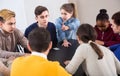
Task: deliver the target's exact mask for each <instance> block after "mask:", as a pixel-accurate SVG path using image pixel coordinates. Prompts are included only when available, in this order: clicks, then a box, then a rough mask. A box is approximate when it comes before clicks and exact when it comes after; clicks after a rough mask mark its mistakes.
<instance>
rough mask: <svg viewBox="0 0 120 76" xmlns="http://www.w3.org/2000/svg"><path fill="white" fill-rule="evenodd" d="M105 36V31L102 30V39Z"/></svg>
mask: <svg viewBox="0 0 120 76" xmlns="http://www.w3.org/2000/svg"><path fill="white" fill-rule="evenodd" d="M103 37H104V32H102V37H101V38H102V40H103Z"/></svg>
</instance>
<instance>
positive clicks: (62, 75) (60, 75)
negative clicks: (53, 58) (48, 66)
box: [56, 63, 72, 76]
mask: <svg viewBox="0 0 120 76" xmlns="http://www.w3.org/2000/svg"><path fill="white" fill-rule="evenodd" d="M56 65H57V71H58V75H57V76H72V75H70V74H69V73H68V72H67V71H66V70H65V69H64V68H63V67H62V66H60V64H59V63H56Z"/></svg>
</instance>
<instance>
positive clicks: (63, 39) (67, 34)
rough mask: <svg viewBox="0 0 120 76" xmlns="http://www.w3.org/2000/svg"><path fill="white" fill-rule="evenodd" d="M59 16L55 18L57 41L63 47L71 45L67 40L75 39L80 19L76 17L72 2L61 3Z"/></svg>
mask: <svg viewBox="0 0 120 76" xmlns="http://www.w3.org/2000/svg"><path fill="white" fill-rule="evenodd" d="M60 12H61V17H59V18H58V19H56V22H55V25H56V29H57V38H58V42H59V43H62V44H61V45H62V46H64V47H69V46H70V45H72V44H71V43H70V42H69V40H70V39H72V40H76V34H75V33H76V30H77V29H78V26H79V25H80V21H79V20H78V19H77V18H76V9H75V4H74V3H66V4H63V5H62V6H61V8H60Z"/></svg>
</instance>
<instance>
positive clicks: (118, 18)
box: [112, 11, 120, 26]
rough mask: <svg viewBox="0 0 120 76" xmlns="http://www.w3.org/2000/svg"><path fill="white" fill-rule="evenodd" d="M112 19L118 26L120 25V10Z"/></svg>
mask: <svg viewBox="0 0 120 76" xmlns="http://www.w3.org/2000/svg"><path fill="white" fill-rule="evenodd" d="M112 19H113V20H114V23H115V24H116V25H117V26H120V11H119V12H116V13H115V14H113V16H112Z"/></svg>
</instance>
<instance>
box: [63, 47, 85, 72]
mask: <svg viewBox="0 0 120 76" xmlns="http://www.w3.org/2000/svg"><path fill="white" fill-rule="evenodd" d="M85 51H86V49H85V47H84V46H83V47H81V46H79V47H78V48H77V50H76V52H75V54H74V56H73V58H72V60H71V61H70V63H69V64H68V65H67V66H66V67H65V69H66V70H67V71H68V72H69V73H70V74H74V73H75V72H76V71H77V69H78V67H79V66H80V64H82V62H83V61H84V60H85V58H86V57H85V56H86V54H85Z"/></svg>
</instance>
